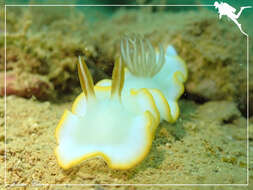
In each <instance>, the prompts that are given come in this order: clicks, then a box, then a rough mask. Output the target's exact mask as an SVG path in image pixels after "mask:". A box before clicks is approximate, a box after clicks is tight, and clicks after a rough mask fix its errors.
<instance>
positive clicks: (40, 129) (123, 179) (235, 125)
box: [0, 96, 253, 189]
mask: <svg viewBox="0 0 253 190" xmlns="http://www.w3.org/2000/svg"><path fill="white" fill-rule="evenodd" d="M0 103H1V104H0V105H1V107H0V116H1V117H0V127H1V128H0V129H1V131H0V137H1V138H0V161H1V170H0V172H1V174H3V171H4V168H3V161H4V157H3V156H4V150H3V149H4V133H3V131H4V130H3V128H4V118H3V117H4V107H3V105H4V104H3V103H4V99H3V98H1V99H0ZM71 104H72V103H63V104H58V105H56V104H51V103H49V102H44V103H41V102H38V101H36V100H32V99H30V100H27V99H23V98H19V97H16V96H9V97H7V183H8V184H21V183H25V184H28V185H32V184H94V183H96V184H182V183H184V184H187V183H190V184H199V183H222V184H223V183H224V184H226V183H246V125H245V124H246V123H245V119H243V117H241V115H240V113H239V112H238V110H237V108H236V106H235V105H234V104H233V103H232V102H225V101H222V102H208V103H206V104H203V105H196V104H195V103H193V102H190V101H185V100H181V102H180V107H181V112H182V113H181V115H180V118H179V120H178V121H177V122H176V123H175V124H168V123H165V122H163V123H161V124H160V126H159V128H158V129H157V132H156V137H155V140H154V141H153V146H152V148H151V150H150V153H149V154H148V156H147V157H146V159H145V160H144V161H143V162H141V164H139V165H138V166H136V167H135V168H133V169H131V170H126V171H119V170H112V169H110V168H108V166H107V164H106V163H105V162H104V161H103V160H101V159H92V160H88V161H86V162H83V163H82V164H80V165H78V166H76V167H74V168H72V169H69V170H66V171H64V170H63V169H61V168H60V167H59V165H58V164H57V161H56V157H55V155H54V148H55V147H56V141H55V137H54V132H55V128H56V125H57V123H58V122H59V120H60V117H61V115H62V113H63V111H64V109H70V108H71ZM218 108H219V109H218ZM231 108H234V109H231ZM209 118H211V120H210V119H209ZM252 126H253V125H252V124H251V125H250V128H251V129H252ZM252 137H253V136H252V133H251V139H252ZM250 151H251V152H252V149H250ZM251 169H252V168H251ZM251 179H252V176H251ZM0 180H1V182H3V175H1V177H0ZM44 188H45V189H62V187H53V186H52V187H44ZM99 188H100V189H146V188H144V187H143V188H142V187H119V188H118V187H117V188H116V187H102V186H101V187H100V186H99V187H98V186H97V187H87V189H99ZM68 189H79V187H71V188H68ZM150 189H156V188H155V187H152V188H151V187H150ZM165 189H166V188H165ZM173 189H174V188H173ZM180 189H181V188H180ZM186 189H188V188H186ZM193 189H198V188H195V187H194V188H193ZM199 189H201V188H199Z"/></svg>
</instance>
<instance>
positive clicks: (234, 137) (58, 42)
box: [0, 9, 253, 190]
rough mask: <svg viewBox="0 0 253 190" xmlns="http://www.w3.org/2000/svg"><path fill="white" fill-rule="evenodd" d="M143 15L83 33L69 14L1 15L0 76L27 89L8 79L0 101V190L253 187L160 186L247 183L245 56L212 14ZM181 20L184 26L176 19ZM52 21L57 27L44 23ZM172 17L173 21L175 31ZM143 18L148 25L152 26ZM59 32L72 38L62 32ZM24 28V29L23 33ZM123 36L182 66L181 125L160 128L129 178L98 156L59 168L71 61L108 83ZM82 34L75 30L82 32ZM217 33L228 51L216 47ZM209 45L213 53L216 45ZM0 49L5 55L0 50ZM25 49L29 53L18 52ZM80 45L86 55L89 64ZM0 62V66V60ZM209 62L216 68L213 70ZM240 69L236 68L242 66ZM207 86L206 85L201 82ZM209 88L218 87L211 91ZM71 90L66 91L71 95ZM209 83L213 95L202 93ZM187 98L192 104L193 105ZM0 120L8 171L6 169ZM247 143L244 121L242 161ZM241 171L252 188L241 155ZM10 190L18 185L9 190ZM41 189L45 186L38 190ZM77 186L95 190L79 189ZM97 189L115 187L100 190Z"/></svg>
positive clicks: (72, 78) (72, 80)
mask: <svg viewBox="0 0 253 190" xmlns="http://www.w3.org/2000/svg"><path fill="white" fill-rule="evenodd" d="M46 11H47V9H46ZM149 11H150V10H144V12H143V13H139V12H138V11H132V12H129V13H127V12H124V11H123V12H122V13H119V14H118V15H116V16H115V17H114V18H113V19H112V21H106V22H105V23H106V24H105V25H104V26H101V27H98V28H97V30H94V32H93V31H89V27H88V26H87V23H86V24H84V25H83V26H82V25H81V24H82V23H83V20H82V19H83V18H82V17H80V19H76V20H75V21H74V22H73V23H72V21H73V20H71V19H73V18H76V17H75V16H76V15H75V14H73V15H72V16H70V17H67V16H66V18H67V19H66V18H65V16H63V18H62V17H61V16H59V12H58V13H53V14H56V17H55V16H54V15H53V16H51V17H50V14H52V12H54V10H51V12H50V11H49V13H48V15H47V14H45V10H44V12H43V11H41V12H40V11H38V10H37V12H36V10H35V11H34V12H35V13H36V14H39V15H40V16H41V15H46V16H45V18H44V17H41V20H40V19H38V18H37V17H34V12H33V13H31V12H32V11H31V12H29V11H27V12H25V11H24V13H20V12H22V11H18V13H15V11H13V12H12V11H9V14H8V15H9V17H8V18H9V19H8V23H9V25H10V31H11V32H10V34H9V33H8V39H9V41H8V43H9V44H8V47H9V49H8V52H7V64H8V65H7V69H8V72H7V77H8V74H9V73H11V74H13V73H15V74H17V73H18V74H17V75H16V77H17V76H18V77H19V74H20V73H21V74H20V75H22V77H21V79H22V80H24V81H25V85H24V84H23V82H22V80H21V79H20V78H18V77H17V80H16V81H15V80H14V81H11V82H12V83H11V85H12V86H11V88H14V94H15V93H16V95H18V96H15V95H9V96H7V97H6V106H7V109H6V110H5V107H4V106H5V105H4V100H5V99H4V97H0V184H4V173H5V172H4V171H5V169H6V183H7V184H9V185H8V186H6V187H4V186H3V185H2V186H0V188H1V189H5V188H7V189H10V188H12V189H59V190H60V189H94V190H103V189H105V190H106V189H120V190H121V189H122V190H125V189H126V190H139V189H140V190H142V189H143V190H144V189H245V188H247V189H253V186H252V185H249V186H248V187H247V186H184V187H180V186H170V185H168V186H162V184H246V183H247V128H246V127H247V122H246V118H245V107H246V106H245V101H244V99H243V98H240V97H241V96H243V95H245V93H244V92H245V91H243V90H241V89H243V87H244V88H245V86H243V85H241V84H244V85H245V84H246V83H245V77H244V75H243V74H238V73H240V72H242V73H244V74H245V70H243V69H241V70H240V68H239V69H238V68H237V65H236V64H237V62H239V61H240V62H242V63H245V58H244V59H243V58H241V57H245V56H244V55H245V54H243V55H242V53H241V52H240V51H238V49H239V48H238V47H239V46H238V44H241V43H240V42H241V41H239V40H237V38H236V37H238V36H239V35H240V34H238V31H237V28H235V27H234V28H233V27H232V26H234V25H233V24H231V23H230V25H229V24H228V25H229V26H230V28H228V29H226V27H223V26H218V24H216V22H217V21H216V19H217V18H216V15H215V16H213V15H211V14H209V13H208V14H207V12H201V14H199V15H198V14H196V13H189V14H185V15H184V13H180V14H175V13H169V14H166V13H158V14H156V15H152V14H150V13H149ZM57 14H58V15H57ZM60 14H61V12H60ZM16 15H19V16H16ZM20 15H21V16H20ZM79 16H80V15H79ZM184 16H185V18H186V19H181V20H180V19H179V18H182V17H184ZM17 18H20V19H19V20H18V22H17V23H15V22H14V21H13V19H14V20H15V19H17ZM52 18H54V19H55V20H56V21H55V22H52V24H48V23H50V22H51V21H50V20H52ZM151 18H152V19H153V20H152V19H151ZM174 18H176V19H179V20H180V21H179V22H178V23H176V24H174V25H173V23H174V22H175V21H174ZM187 18H188V19H187ZM26 19H27V20H26ZM36 19H38V20H36ZM163 19H164V20H163ZM150 20H152V21H153V22H154V23H155V24H154V26H152V24H153V23H150ZM49 21H50V22H49ZM164 21H166V22H168V23H170V24H169V26H170V28H169V29H167V28H168V27H167V26H164ZM31 23H32V24H31ZM41 23H42V24H45V23H47V24H48V29H45V27H43V25H42V24H41ZM34 24H35V25H34ZM36 24H37V25H36ZM40 24H41V25H42V27H41V26H40ZM64 24H65V25H64ZM156 24H157V25H156ZM118 25H119V26H118ZM66 26H67V27H69V28H68V29H69V30H70V31H71V32H68V30H67V31H65V28H64V27H66ZM157 26H158V28H159V30H158V29H157ZM162 26H164V28H162ZM29 27H31V28H32V29H31V31H30V30H29ZM36 27H38V28H36ZM40 27H41V28H40ZM20 28H21V29H20ZM128 28H130V29H133V30H136V32H140V33H143V34H144V35H146V36H147V37H149V38H151V39H152V40H151V41H152V42H155V44H156V43H157V42H160V41H163V39H164V41H163V42H164V43H165V44H166V43H172V44H173V45H175V47H176V49H177V50H179V54H180V56H181V57H182V58H183V59H184V60H185V61H186V63H187V66H188V69H189V80H188V81H187V83H186V95H184V97H183V99H180V100H179V106H180V111H181V113H180V116H179V119H178V120H177V122H175V123H174V124H170V123H166V122H162V123H161V124H160V125H159V127H158V129H157V131H156V135H155V138H154V141H153V144H152V148H151V150H150V152H149V154H148V156H147V157H146V158H145V160H143V161H142V162H141V163H140V164H139V165H137V166H136V167H134V168H132V169H130V170H125V171H121V170H112V169H110V168H108V166H107V164H106V163H105V162H104V161H103V160H102V159H99V158H94V159H91V160H88V161H85V162H83V163H81V164H79V165H77V166H75V167H73V168H71V169H69V170H63V169H62V168H60V166H59V165H58V163H57V161H56V157H55V154H54V149H55V147H56V139H55V136H54V134H55V128H56V126H57V124H58V122H59V120H60V118H61V116H62V114H63V112H64V110H65V109H69V110H70V109H71V106H72V103H73V100H74V98H75V96H76V95H77V94H78V93H79V92H80V87H79V84H78V81H77V76H76V75H77V73H76V68H75V62H76V61H77V59H76V57H77V56H76V54H75V53H76V52H77V53H78V52H83V53H84V54H85V55H86V56H87V57H88V60H89V61H90V62H92V61H94V62H95V63H97V64H98V67H99V68H100V69H102V70H103V69H104V70H105V73H106V74H107V75H108V74H110V72H111V68H112V64H113V59H114V55H115V52H117V49H119V48H118V47H119V46H118V45H115V44H118V43H119V38H120V37H119V36H118V34H119V33H120V34H123V33H124V32H125V31H126V30H127V29H128ZM205 28H207V29H206V30H205ZM216 28H217V30H216ZM232 28H233V29H232ZM82 29H83V32H80V30H82ZM20 30H21V32H20ZM58 30H59V31H61V30H62V31H64V32H62V33H61V32H59V31H58ZM227 30H229V31H230V32H231V34H230V33H229V32H227ZM38 31H39V32H38ZM55 31H58V32H59V33H58V32H55ZM77 31H78V32H80V33H81V35H80V36H81V37H79V36H78V37H77V38H76V37H75V35H73V33H74V32H77ZM86 33H87V36H85V34H86ZM223 33H224V40H226V43H223V41H222V40H223V37H221V36H222V35H223ZM47 35H48V36H47ZM170 35H171V36H173V37H170ZM45 36H47V38H48V42H47V41H46V42H45V43H44V42H42V40H41V39H45ZM82 37H84V39H83V38H82ZM79 38H80V39H81V40H80V39H79ZM203 39H204V40H203ZM82 40H84V41H85V43H84V44H85V45H83V44H82V45H83V46H84V47H83V46H82V45H79V44H81V42H83V41H82ZM197 40H198V41H197ZM205 40H206V41H205ZM1 42H2V41H1ZM243 42H245V41H243ZM216 43H218V44H219V45H220V46H216V45H215V44H216ZM224 44H225V45H224ZM0 45H1V46H0V47H1V52H3V51H2V50H3V48H2V45H3V43H0ZM223 45H224V46H223ZM24 46H25V47H26V46H29V47H27V49H26V48H24ZM34 47H36V48H34ZM86 47H87V48H88V52H91V53H90V54H92V55H91V56H90V57H89V55H88V54H89V53H87V52H86ZM240 47H241V46H240ZM244 48H245V47H244ZM84 49H85V50H84ZM244 50H245V49H244ZM73 52H74V53H73ZM86 53H87V54H86ZM117 53H118V52H117ZM244 53H245V52H244ZM240 56H241V57H240ZM45 57H46V58H45ZM0 58H1V60H2V58H3V56H2V54H1V56H0ZM44 58H45V59H44ZM242 59H243V60H242ZM62 60H63V61H62ZM47 61H48V63H47ZM216 62H217V65H218V66H217V68H216V66H214V63H216ZM2 63H3V62H1V65H0V71H1V75H2V74H3V64H2ZM228 63H229V64H228ZM103 64H104V65H103ZM108 65H109V66H108ZM242 66H243V67H244V66H245V64H244V65H243V64H242ZM107 67H109V69H108V68H107ZM20 68H21V71H22V72H20ZM41 68H42V69H41ZM212 69H213V70H212ZM231 73H233V74H234V75H231ZM95 74H96V71H95ZM102 74H103V73H102ZM2 76H3V75H2ZM10 76H11V75H10ZM14 76H15V75H14ZM33 76H34V77H35V79H34V78H33ZM103 76H104V75H103ZM103 76H102V78H103ZM93 77H94V73H93ZM95 77H96V76H95ZM243 77H244V78H243ZM207 78H209V79H210V80H206V79H207ZM1 79H2V78H1ZM10 79H13V78H12V77H10ZM14 79H15V77H14ZM100 79H101V76H100ZM215 80H216V81H215ZM20 81H21V82H20ZM34 81H35V82H34ZM213 81H215V82H216V83H215V85H214V84H213V83H212V82H213ZM238 81H239V82H238ZM0 82H1V84H2V83H3V81H0ZM33 82H34V83H33ZM202 82H203V83H202ZM34 84H35V88H34ZM37 84H45V85H46V87H48V88H46V90H45V88H43V89H42V88H37V86H36V85H37ZM72 84H73V86H74V87H73V88H70V87H69V86H71V85H72ZM250 84H253V83H250ZM47 85H48V86H47ZM77 85H78V86H77ZM205 85H206V86H207V88H205V87H206V86H205ZM208 85H211V87H212V88H208ZM52 86H53V87H52ZM241 86H242V87H241ZM30 87H31V89H33V90H34V91H33V93H34V94H33V95H34V96H38V99H40V98H41V96H42V95H43V96H44V95H45V96H44V97H43V98H44V99H43V101H41V100H38V99H37V98H34V97H32V98H29V97H28V98H27V97H26V98H24V97H19V96H25V95H26V94H24V92H26V90H27V89H29V88H30ZM49 87H50V88H49ZM51 87H52V88H51ZM53 89H55V90H53ZM11 90H13V89H11ZM0 91H1V85H0ZM72 91H73V94H71V93H72ZM28 92H30V91H28ZM41 92H42V93H41ZM65 92H68V93H70V94H71V95H69V94H68V96H69V97H67V98H63V100H64V101H61V99H60V100H59V101H55V99H54V98H55V96H60V95H62V96H64V93H65ZM55 94H57V95H55ZM196 94H197V95H196ZM195 95H196V96H197V98H193V97H194V96H195ZM29 96H30V95H29ZM238 96H239V98H238ZM189 97H190V98H189ZM200 97H201V101H200V100H199V98H200ZM216 97H217V98H216ZM202 98H203V99H202ZM45 99H46V100H45ZM52 99H54V100H52ZM5 113H6V151H7V155H6V156H7V157H6V158H7V159H6V168H5V167H4V166H5V159H4V142H5V136H4V135H5V130H4V129H5V128H4V126H5V119H4V116H5ZM252 139H253V119H252V117H251V118H250V119H249V153H250V154H252V153H253V149H252V145H253V144H252V142H253V141H252ZM249 163H250V165H249V180H250V181H252V180H253V174H252V169H253V167H252V164H253V159H252V157H249ZM15 184H21V185H22V184H24V185H25V186H24V187H22V186H20V187H16V186H15ZM40 184H45V185H44V186H43V185H41V186H40ZM50 184H51V185H50ZM54 184H55V185H54ZM57 184H58V185H60V184H69V186H67V187H65V186H57ZM71 184H76V185H77V186H71ZM78 184H97V185H96V186H87V187H86V186H78ZM99 184H101V185H99ZM102 184H118V185H114V186H103V185H102ZM120 184H150V186H120ZM151 184H157V186H155V185H151ZM158 184H160V185H158Z"/></svg>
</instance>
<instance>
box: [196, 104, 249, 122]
mask: <svg viewBox="0 0 253 190" xmlns="http://www.w3.org/2000/svg"><path fill="white" fill-rule="evenodd" d="M197 115H198V117H201V118H202V119H203V120H206V121H207V122H223V123H233V122H235V121H237V122H238V119H239V118H240V117H241V113H240V111H239V110H238V108H237V106H236V104H235V103H234V102H229V101H209V102H207V103H205V104H203V105H201V106H200V107H199V108H198V111H197ZM245 127H246V125H245Z"/></svg>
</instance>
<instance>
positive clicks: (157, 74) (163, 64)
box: [96, 35, 187, 122]
mask: <svg viewBox="0 0 253 190" xmlns="http://www.w3.org/2000/svg"><path fill="white" fill-rule="evenodd" d="M121 56H122V58H123V60H124V62H125V65H126V69H125V85H124V88H123V92H122V97H123V102H124V99H125V98H126V99H127V98H128V96H129V93H130V92H131V89H132V90H133V89H135V90H138V89H143V88H145V89H147V90H148V91H149V93H150V94H151V95H152V97H153V99H154V101H155V103H156V107H157V109H158V110H159V113H160V116H161V120H166V121H168V122H175V121H176V120H177V118H178V116H179V107H178V103H177V100H178V99H179V97H180V96H181V95H182V93H183V91H184V86H183V83H184V82H185V81H186V79H187V68H186V65H185V63H184V61H183V60H182V59H181V58H180V57H179V56H178V55H177V52H176V50H175V49H174V48H173V46H171V45H168V47H167V49H166V51H165V52H164V50H163V48H162V46H161V45H160V46H159V51H155V49H154V48H153V46H152V45H151V43H150V42H149V41H148V40H144V39H143V38H142V37H141V36H138V35H135V36H133V37H125V38H124V39H123V40H122V41H121ZM96 86H111V80H109V79H104V80H102V81H100V82H98V83H97V85H96Z"/></svg>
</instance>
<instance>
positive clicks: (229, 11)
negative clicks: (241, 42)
mask: <svg viewBox="0 0 253 190" xmlns="http://www.w3.org/2000/svg"><path fill="white" fill-rule="evenodd" d="M214 6H215V8H216V9H218V13H219V19H221V17H222V16H223V15H226V16H227V17H228V18H230V19H231V20H232V21H233V22H234V23H235V24H236V25H237V26H238V28H239V29H240V31H241V32H242V33H243V34H245V35H247V34H246V33H245V32H244V31H243V30H242V26H241V24H240V23H239V22H238V21H237V19H238V18H239V17H240V15H241V14H242V11H243V10H244V9H247V8H251V6H246V7H241V8H240V11H239V12H238V13H237V14H235V11H236V9H235V8H234V7H232V6H230V5H229V4H227V3H223V2H221V3H218V2H217V1H215V2H214ZM247 36H248V35H247Z"/></svg>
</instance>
